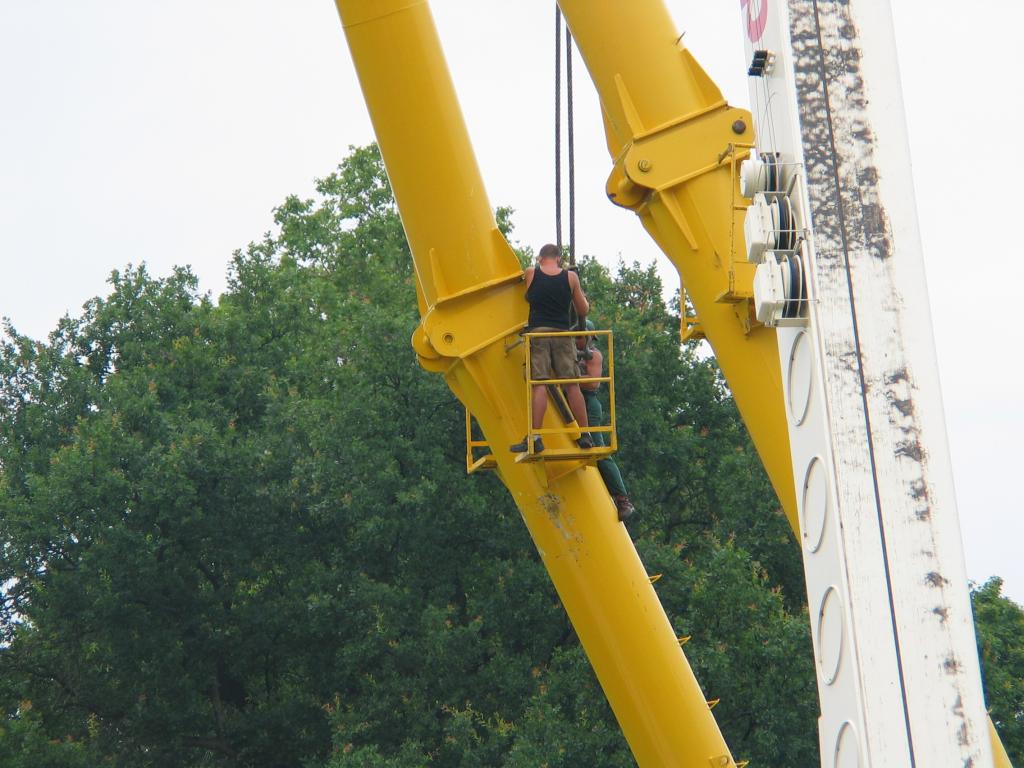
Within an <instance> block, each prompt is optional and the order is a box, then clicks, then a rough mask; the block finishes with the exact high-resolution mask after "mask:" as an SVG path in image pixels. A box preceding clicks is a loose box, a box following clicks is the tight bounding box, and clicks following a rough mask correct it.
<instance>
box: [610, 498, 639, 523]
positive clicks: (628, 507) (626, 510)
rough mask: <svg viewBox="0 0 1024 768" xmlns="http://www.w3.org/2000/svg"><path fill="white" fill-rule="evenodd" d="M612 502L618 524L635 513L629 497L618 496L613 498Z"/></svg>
mask: <svg viewBox="0 0 1024 768" xmlns="http://www.w3.org/2000/svg"><path fill="white" fill-rule="evenodd" d="M613 500H614V501H615V511H616V512H618V513H619V522H622V521H623V520H625V519H626V518H627V517H629V516H630V515H632V514H633V513H634V512H635V511H636V510H635V509H634V507H633V502H631V501H630V500H629V496H623V495H621V494H620V495H618V496H615V497H613Z"/></svg>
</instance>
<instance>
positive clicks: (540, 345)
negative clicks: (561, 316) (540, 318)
mask: <svg viewBox="0 0 1024 768" xmlns="http://www.w3.org/2000/svg"><path fill="white" fill-rule="evenodd" d="M531 330H532V331H537V332H540V333H544V332H558V331H560V330H561V329H559V328H532V329H531ZM579 375H580V372H579V368H578V367H577V366H576V345H575V344H573V337H572V336H542V337H541V338H539V339H538V338H536V337H534V338H532V339H530V378H532V379H534V380H535V381H536V380H537V379H575V378H578V377H579Z"/></svg>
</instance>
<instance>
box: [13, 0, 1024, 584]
mask: <svg viewBox="0 0 1024 768" xmlns="http://www.w3.org/2000/svg"><path fill="white" fill-rule="evenodd" d="M668 5H669V7H670V9H671V11H672V13H673V15H674V17H675V20H676V23H677V25H678V26H679V29H680V31H685V33H686V36H685V38H684V40H685V42H686V43H687V45H688V46H689V47H690V48H691V50H692V51H693V52H694V54H695V55H696V56H697V57H698V59H699V60H700V61H701V62H702V64H703V65H704V67H705V68H706V69H707V70H708V71H709V73H710V74H711V76H712V77H713V78H714V79H715V80H716V81H717V82H718V83H719V85H720V87H721V88H722V90H723V92H724V93H725V95H726V97H727V98H728V99H729V101H730V102H732V103H734V104H737V105H742V106H747V105H748V97H747V85H746V76H745V69H746V63H745V61H744V56H743V49H742V42H741V41H742V37H741V31H740V26H739V18H740V17H739V0H718V1H716V2H709V0H668ZM893 5H894V16H895V21H896V33H897V40H898V45H899V51H900V60H901V76H902V82H903V87H904V98H905V102H906V107H907V121H908V126H909V130H910V138H911V149H912V156H913V163H914V175H915V184H916V193H917V205H918V210H919V214H920V220H921V231H922V238H923V242H924V251H925V260H926V266H927V271H928V280H929V291H930V299H931V306H932V312H933V320H934V327H935V336H936V344H937V348H938V356H939V365H940V369H941V376H942V386H943V396H944V400H945V406H946V416H947V425H948V429H949V435H950V443H951V450H952V456H953V464H954V471H955V482H956V487H957V498H958V501H959V509H960V517H961V523H962V527H963V532H964V540H965V549H966V556H967V567H968V573H969V575H970V577H971V578H972V579H974V580H977V581H982V580H984V579H986V578H987V577H989V576H990V575H993V574H995V575H1000V576H1002V577H1003V578H1004V579H1005V580H1006V591H1007V593H1008V594H1009V595H1010V596H1011V597H1013V598H1014V599H1015V600H1017V601H1018V602H1024V557H1021V554H1020V548H1021V534H1022V532H1024V522H1022V518H1024V502H1022V500H1021V499H1022V495H1021V492H1020V487H1019V479H1018V476H1017V475H1018V472H1020V465H1019V464H1018V460H1019V457H1020V455H1021V451H1020V450H1019V449H1018V442H1019V440H1020V436H1021V435H1022V434H1024V404H1022V385H1021V377H1020V368H1021V365H1020V363H1019V362H1018V360H1019V357H1020V352H1019V348H1020V346H1021V344H1020V342H1019V340H1018V339H1019V331H1018V327H1019V324H1020V320H1019V318H1018V314H1019V310H1018V308H1017V306H1016V305H1017V303H1018V301H1019V298H1018V295H1019V292H1020V286H1021V284H1022V282H1024V246H1022V245H1021V237H1020V234H1019V232H1018V231H1017V230H1016V229H1015V228H1014V227H1015V226H1018V222H1017V221H1016V215H1015V211H1016V208H1017V206H1018V203H1017V202H1016V198H1017V197H1018V193H1019V191H1020V189H1021V185H1022V180H1024V160H1022V158H1021V153H1020V150H1019V147H1018V146H1017V145H1016V141H1015V140H1013V139H1012V137H1013V136H1015V135H1016V132H1017V131H1018V130H1019V129H1020V125H1021V118H1022V116H1024V108H1022V106H1021V100H1020V96H1019V88H1018V85H1019V73H1018V70H1019V62H1018V61H1017V59H1018V53H1017V51H1018V49H1019V30H1020V29H1022V28H1024V4H1022V3H1020V2H1018V0H974V1H973V2H971V3H969V4H966V3H963V2H961V1H960V0H930V2H926V3H925V2H920V0H893ZM433 8H434V14H435V18H436V21H437V24H438V27H439V30H440V33H441V37H442V40H443V42H444V44H445V48H446V52H447V54H448V58H449V63H450V66H451V69H452V74H453V77H454V79H455V83H456V88H457V89H458V91H459V96H460V100H461V101H462V104H463V109H464V112H465V114H466V120H467V123H468V125H469V130H470V134H471V136H472V138H473V141H474V145H475V148H476V151H477V155H478V160H479V162H480V166H481V170H482V172H483V177H484V181H485V183H486V184H487V185H488V191H489V194H490V198H491V202H492V204H494V205H510V206H512V207H513V208H515V209H516V211H517V213H516V216H515V222H516V225H517V229H516V232H515V238H516V239H518V240H520V241H521V242H523V243H526V244H530V245H533V246H535V247H536V246H538V245H540V244H542V243H543V242H547V241H548V240H551V239H553V231H552V230H553V221H554V213H553V205H554V204H553V170H552V159H551V158H552V155H553V127H552V87H553V85H552V71H553V60H552V57H553V51H552V47H553V40H552V38H553V23H554V22H553V13H554V11H553V5H552V4H551V3H550V2H548V1H547V0H545V2H530V1H528V0H435V1H434V2H433ZM893 74H894V76H896V73H893ZM576 95H577V105H576V141H577V148H576V151H577V165H576V184H577V243H578V244H577V250H578V252H580V253H586V254H593V255H596V256H598V257H599V258H601V259H602V260H603V261H605V262H607V263H609V264H612V265H614V263H615V262H616V261H617V260H618V259H619V258H620V257H621V258H623V259H626V260H627V261H632V260H634V259H638V260H640V261H641V262H649V261H651V260H653V259H658V258H660V256H659V254H658V252H657V249H656V248H655V246H654V245H653V244H652V243H651V242H650V241H649V240H648V239H647V236H646V234H645V233H644V232H643V230H642V229H641V227H640V226H639V224H638V223H637V222H636V221H635V219H634V217H633V216H632V215H631V214H628V213H626V212H624V211H619V210H618V209H615V208H614V207H613V206H611V205H610V204H609V203H608V202H607V200H606V199H605V197H604V181H605V178H606V176H607V173H608V167H609V163H608V159H607V155H606V152H605V148H604V142H603V135H602V133H601V122H600V119H599V114H598V110H597V104H596V97H595V96H594V94H593V89H592V87H591V85H590V82H589V80H588V79H587V76H586V72H585V70H584V69H583V67H582V65H581V64H578V66H577V79H576ZM0 98H2V100H3V101H2V108H0V267H2V272H0V316H4V317H8V318H10V319H11V320H12V321H13V322H14V324H15V326H16V327H17V328H18V329H19V330H20V331H21V332H23V333H27V334H29V335H32V336H36V337H43V336H45V335H46V334H47V333H48V332H49V331H50V330H51V329H52V328H53V327H54V325H55V324H56V322H57V319H58V318H59V317H60V316H61V315H62V314H64V313H66V312H71V313H73V314H74V313H77V312H78V311H79V310H80V307H81V305H82V304H83V302H85V301H86V300H87V299H88V298H90V297H91V296H94V295H97V294H102V293H104V292H105V290H106V286H105V280H106V278H107V276H108V275H109V273H110V271H111V270H113V269H118V268H123V267H124V265H126V264H128V263H134V264H138V263H140V262H143V261H145V262H146V263H147V264H148V266H149V268H150V270H151V272H152V273H154V274H157V275H163V274H166V273H167V272H168V271H169V269H170V268H171V266H172V265H175V264H190V265H191V266H192V268H193V269H194V271H195V272H196V273H197V274H198V276H199V277H200V281H201V285H202V288H203V289H204V290H208V291H211V292H212V293H213V295H214V296H216V295H218V294H219V292H220V291H222V290H223V288H224V284H225V280H224V278H225V272H226V267H227V262H228V260H229V258H230V256H231V253H232V252H233V251H234V250H235V249H237V248H244V247H245V245H246V243H248V242H249V241H252V240H256V239H259V238H260V236H261V235H262V234H263V233H264V232H265V231H267V230H270V229H272V226H273V220H272V210H273V208H274V206H276V205H278V204H279V203H280V202H281V201H282V200H283V199H284V197H285V196H286V195H288V194H293V193H294V194H299V195H302V196H308V195H310V194H312V191H313V180H314V179H315V178H317V177H322V176H325V175H327V174H328V173H329V172H330V171H331V170H332V169H333V168H334V167H335V166H336V165H337V163H338V162H339V161H340V160H341V159H342V157H343V156H344V155H345V153H346V149H347V147H348V146H349V145H362V144H366V143H368V142H370V141H372V139H373V135H372V131H371V129H370V124H369V120H368V118H367V116H366V111H365V107H364V105H363V101H362V97H361V95H360V93H359V90H358V84H357V83H356V80H355V75H354V72H353V68H352V63H351V60H350V58H349V55H348V51H347V49H346V46H345V42H344V38H343V34H342V30H341V26H340V23H339V21H338V18H337V14H336V11H335V9H334V5H333V3H332V2H330V0H287V1H286V0H175V2H169V1H168V0H164V1H162V2H159V1H158V0H35V1H34V2H17V1H16V0H0ZM413 117H414V116H413ZM659 263H660V265H661V268H662V274H663V275H664V276H665V278H666V282H667V283H668V284H669V285H670V286H673V287H674V286H676V285H677V279H676V278H675V272H674V270H673V269H672V268H671V267H670V266H668V265H667V262H666V261H665V260H664V259H661V261H660V262H659Z"/></svg>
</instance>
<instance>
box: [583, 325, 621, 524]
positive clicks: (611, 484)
mask: <svg viewBox="0 0 1024 768" xmlns="http://www.w3.org/2000/svg"><path fill="white" fill-rule="evenodd" d="M586 329H587V330H588V331H592V330H594V324H593V323H592V322H590V320H587V321H586ZM576 358H577V360H578V361H579V366H580V376H587V377H591V378H596V377H599V376H602V375H603V371H604V356H603V355H602V354H601V350H599V349H598V348H597V347H595V346H594V337H593V336H577V337H576ZM600 388H601V383H600V382H597V381H593V382H589V383H583V384H580V390H581V391H582V392H583V399H584V401H585V402H586V404H587V422H588V423H589V424H590V425H591V426H593V427H599V426H603V425H604V409H603V408H602V407H601V401H600V400H599V399H598V397H597V391H598V390H599V389H600ZM590 435H591V437H592V438H593V440H594V446H595V447H600V446H606V445H610V438H609V437H608V433H607V432H591V433H590ZM597 469H598V471H599V472H600V473H601V478H602V479H603V480H604V484H605V485H606V486H607V487H608V493H610V494H611V496H612V500H613V501H614V502H615V509H616V511H617V512H618V515H619V520H625V519H626V518H627V517H629V516H630V515H631V514H633V504H632V502H630V500H629V494H628V493H627V492H626V484H625V483H623V482H622V473H621V472H619V467H618V465H617V464H616V463H615V461H614V460H613V459H612V458H611V457H610V456H606V457H605V458H603V459H601V460H600V461H598V462H597Z"/></svg>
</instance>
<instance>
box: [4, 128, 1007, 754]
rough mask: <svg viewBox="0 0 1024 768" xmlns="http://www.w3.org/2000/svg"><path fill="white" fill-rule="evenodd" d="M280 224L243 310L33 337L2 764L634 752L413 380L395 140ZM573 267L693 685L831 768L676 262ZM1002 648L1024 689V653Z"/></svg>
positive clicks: (243, 289) (166, 296)
mask: <svg viewBox="0 0 1024 768" xmlns="http://www.w3.org/2000/svg"><path fill="white" fill-rule="evenodd" d="M500 219H501V221H502V226H503V227H504V228H505V229H506V231H510V227H511V217H510V213H509V212H508V211H502V212H501V215H500ZM276 225H277V229H276V233H275V234H273V235H268V236H267V237H265V238H264V239H263V240H261V241H259V242H256V243H253V244H251V245H250V246H249V247H248V248H246V249H245V250H244V251H242V252H239V253H237V254H236V255H235V258H234V260H233V263H232V266H231V271H230V275H229V284H228V289H227V291H226V292H225V294H224V295H223V296H221V297H220V298H219V300H218V302H217V303H216V304H214V303H213V302H212V301H211V300H209V299H208V298H207V297H204V296H201V295H199V293H198V292H197V288H196V280H195V278H194V276H193V275H192V274H191V273H190V272H189V271H188V270H185V269H179V270H176V271H174V272H173V273H171V274H170V275H168V276H166V277H162V278H157V277H153V276H151V275H149V274H148V273H147V272H146V270H145V269H144V268H127V269H125V270H122V271H120V272H117V273H114V274H113V275H112V277H111V280H110V290H109V293H108V295H106V296H104V297H102V298H96V299H94V300H92V301H91V302H89V304H88V305H87V306H86V308H85V310H84V312H83V313H82V314H81V316H79V317H73V318H72V317H68V318H65V319H63V320H62V321H61V322H60V323H59V325H58V327H57V328H56V329H55V330H54V332H53V333H52V334H50V336H49V338H48V339H46V340H45V341H40V340H33V339H29V338H26V337H25V336H23V335H20V334H19V333H18V332H17V331H16V329H15V328H13V327H11V326H7V327H6V332H5V334H4V336H3V337H2V342H0V538H2V541H3V548H2V550H0V584H3V585H4V588H3V603H2V612H0V632H2V638H0V640H2V643H0V707H2V708H3V713H4V718H5V719H4V721H3V723H2V725H0V763H3V764H4V765H11V766H15V767H17V768H20V766H25V767H26V768H27V767H28V766H47V765H53V766H55V768H56V766H62V767H63V766H67V767H68V768H75V766H79V765H81V766H86V765H88V766H102V765H110V766H117V767H118V768H162V767H163V766H168V767H169V766H182V765H187V766H196V767H198V768H236V767H237V768H242V767H243V766H245V767H246V768H249V767H252V768H279V767H280V768H284V767H285V766H287V767H289V768H291V767H292V766H294V767H295V768H300V767H301V768H393V767H394V768H397V766H402V768H410V767H411V768H415V767H416V766H426V765H430V766H445V767H446V768H447V767H449V766H450V767H452V768H456V767H458V768H462V767H463V766H465V767H466V768H470V767H471V766H474V767H475V766H481V767H483V766H493V767H494V768H499V767H501V768H528V767H531V768H532V767H533V766H537V765H542V764H547V765H548V766H550V767H551V768H554V767H555V766H564V767H565V768H572V767H575V766H580V765H587V766H593V767H594V768H623V767H624V766H630V765H633V760H632V757H631V755H630V752H629V749H628V745H627V744H626V743H625V741H624V739H623V738H622V735H621V732H620V731H619V729H618V727H617V725H616V723H615V720H614V717H613V716H612V714H611V711H610V709H609V707H608V704H607V703H606V701H605V700H604V697H603V696H602V694H601V691H600V687H599V685H598V683H597V681H596V679H595V678H594V675H593V673H592V671H591V669H590V667H589V664H588V663H587V661H586V657H585V655H584V653H583V652H582V649H581V648H580V647H579V643H578V641H577V639H576V637H575V634H574V633H573V631H572V627H571V626H570V625H569V624H568V622H567V620H566V617H565V613H564V611H563V610H562V608H561V606H560V604H559V602H558V599H557V596H556V595H555V593H554V590H553V589H552V587H551V584H550V582H549V579H548V577H547V574H546V573H545V571H544V568H543V565H542V564H541V562H540V559H539V557H538V556H537V553H536V551H535V550H534V548H533V546H532V543H531V542H530V539H529V536H528V535H527V533H526V531H525V528H524V527H523V525H522V523H521V520H520V518H519V515H518V512H517V510H516V509H515V508H514V506H513V505H512V503H511V501H510V499H509V496H508V494H507V493H506V492H505V490H504V488H503V487H502V486H501V484H500V483H499V482H498V481H497V479H496V478H495V477H493V476H487V475H484V476H479V475H474V476H472V477H467V476H466V474H465V472H464V468H463V467H464V465H463V451H464V446H463V436H462V429H463V414H462V411H461V408H460V406H459V405H458V403H457V402H456V401H455V399H454V398H453V397H452V396H451V394H450V393H449V391H448V390H447V388H446V387H445V385H444V382H443V380H442V378H441V377H439V376H434V375H430V374H427V373H424V372H423V371H422V370H421V369H420V368H419V367H418V365H417V363H416V360H415V356H414V354H413V352H412V350H411V348H410V346H409V337H410V333H411V330H412V329H413V327H414V326H415V324H416V322H417V321H418V315H417V306H416V304H417V302H416V293H415V285H414V279H413V273H412V267H411V261H410V259H409V254H408V250H407V246H406V243H405V239H404V236H403V233H402V228H401V222H400V220H399V218H398V214H397V211H396V209H395V205H394V201H393V199H392V196H391V191H390V187H389V186H388V182H387V177H386V175H385V173H384V171H383V167H382V165H381V162H380V157H379V154H378V153H377V150H376V148H375V147H366V148H362V149H355V150H353V151H352V152H351V154H350V155H349V156H348V157H347V158H346V159H345V161H344V162H343V163H342V164H341V166H340V167H339V168H338V170H337V172H336V173H334V174H332V175H330V176H328V177H327V178H325V179H323V180H321V181H320V182H318V185H317V194H316V196H315V197H314V198H313V199H300V198H296V197H289V198H287V199H286V200H285V201H284V203H283V204H282V205H281V206H280V207H279V208H278V209H277V212H276ZM529 254H530V251H529V249H528V248H521V249H520V256H521V257H522V258H524V259H525V258H528V257H529ZM580 270H581V274H582V276H583V280H584V282H585V284H586V287H587V292H588V294H589V295H590V296H591V298H592V299H593V300H594V305H595V312H594V318H595V320H596V322H597V323H598V325H599V327H612V328H614V330H615V334H616V366H617V368H616V371H617V380H618V393H619V416H620V424H619V427H620V442H621V445H622V450H621V455H620V457H619V459H620V463H621V466H622V468H623V470H624V472H625V474H626V479H627V482H628V483H629V484H630V486H631V492H632V496H633V498H634V500H635V501H636V502H637V505H638V508H639V510H640V512H639V514H638V515H637V516H636V517H635V518H632V519H631V520H630V521H629V529H630V532H631V533H632V534H633V536H634V538H635V540H636V543H637V547H638V549H639V550H640V552H641V555H642V556H643V558H644V560H645V562H646V563H647V564H648V567H649V569H650V570H651V571H652V572H658V573H662V574H663V577H662V579H661V580H660V581H659V582H658V584H657V589H658V590H659V594H660V597H661V599H662V601H663V603H664V605H665V608H666V611H667V613H668V615H669V617H670V619H671V621H672V622H673V624H674V625H675V627H676V628H677V629H678V630H679V633H680V634H688V635H692V640H691V641H690V643H689V644H688V645H687V646H686V650H687V653H688V655H689V657H690V659H691V662H692V663H693V666H694V668H695V670H696V672H697V676H698V679H700V680H701V682H702V685H704V687H705V692H706V694H707V696H708V698H709V699H711V698H721V703H720V704H719V705H718V707H717V708H716V710H715V713H716V715H717V716H718V718H719V721H720V722H721V724H722V728H723V730H724V732H725V734H726V738H727V740H728V741H729V743H730V744H731V745H732V747H733V750H734V752H735V753H736V754H737V755H738V756H742V757H750V758H752V759H754V760H755V761H756V762H757V763H758V764H761V765H813V764H815V762H816V761H817V752H816V750H817V747H816V744H817V738H816V724H815V716H816V699H815V695H814V677H813V670H812V668H811V652H810V643H809V633H808V622H807V617H806V613H805V611H804V609H803V607H802V597H801V595H802V591H803V586H802V575H801V572H800V564H799V553H798V549H797V547H796V545H795V544H793V542H792V540H791V535H790V534H789V531H788V528H787V526H786V523H785V520H784V518H783V517H782V515H781V513H780V512H779V509H778V505H777V503H776V502H775V500H774V496H773V495H772V493H771V489H770V487H769V486H768V484H767V481H766V479H765V477H764V473H763V471H762V470H761V468H760V464H759V463H758V461H757V457H756V455H755V454H754V452H753V450H752V449H751V446H750V442H749V439H748V437H747V435H746V432H745V430H744V429H743V427H742V424H741V422H740V420H739V418H738V416H737V413H736V410H735V407H734V405H733V403H732V401H731V399H730V397H729V393H728V390H727V388H726V387H725V386H724V383H723V382H722V380H721V377H720V376H719V374H718V371H717V369H716V368H715V365H714V363H713V361H710V360H708V359H707V358H706V357H704V356H703V355H702V354H700V352H699V350H697V349H694V348H680V346H679V343H678V324H679V317H678V306H675V305H666V303H665V301H664V299H663V295H662V294H663V289H662V286H661V284H660V281H659V280H658V278H657V275H656V273H655V272H654V270H653V268H650V267H642V266H639V265H636V264H633V265H625V264H623V265H620V267H619V268H618V270H617V271H616V272H615V273H614V274H613V273H612V271H610V270H608V269H606V268H605V267H603V266H602V265H600V264H599V263H598V262H596V261H595V260H593V259H583V260H582V261H581V266H580ZM1001 615H1002V614H1000V616H1001ZM987 616H988V614H987V613H986V612H984V611H979V624H981V623H983V622H986V621H992V620H991V619H989V618H986V617H987ZM994 626H1001V624H1000V622H995V623H994ZM1000 632H1001V630H1000ZM992 637H993V638H996V637H998V638H1000V639H999V642H998V643H997V642H995V640H993V641H992V646H991V647H992V648H993V649H996V650H994V651H993V653H995V654H996V655H994V656H992V657H991V660H992V661H991V663H992V664H995V665H1003V664H1008V665H1009V666H1008V667H1007V669H1010V670H1012V669H1013V667H1012V664H1013V663H1014V662H1013V661H1012V659H1014V658H1015V657H1014V656H1013V654H1014V653H1016V652H1017V651H1016V650H1014V649H1019V648H1020V645H1019V644H1017V645H1014V635H1012V634H1006V633H1003V634H999V633H997V634H993V635H992ZM1016 637H1020V633H1019V632H1017V634H1016ZM983 656H984V652H983ZM1007 660H1008V661H1007ZM986 663H989V662H988V660H986ZM1010 674H1015V673H1012V672H1011V673H1010ZM1018 678H1019V675H1018ZM993 679H994V678H993V677H992V676H991V675H990V676H989V681H990V683H991V681H992V680H993ZM998 684H999V685H1005V682H1000V683H998ZM1010 687H1011V688H1012V686H1010ZM996 700H997V697H996V696H995V695H994V694H992V693H991V692H990V701H992V702H995V701H996ZM1013 706H1017V709H1016V710H1013V709H1012V706H1011V708H1010V709H1007V710H1006V712H1007V714H1001V715H1000V718H1001V719H1002V722H1001V723H1000V724H1001V725H1004V726H1006V727H1012V725H1007V724H1008V723H1009V721H1010V720H1011V719H1012V717H1011V714H1010V713H1012V712H1016V713H1018V715H1017V724H1018V727H1019V720H1020V718H1019V711H1020V709H1019V702H1018V704H1016V705H1013ZM1005 733H1006V731H1005V730H1004V735H1005ZM1018 733H1019V731H1018Z"/></svg>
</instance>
